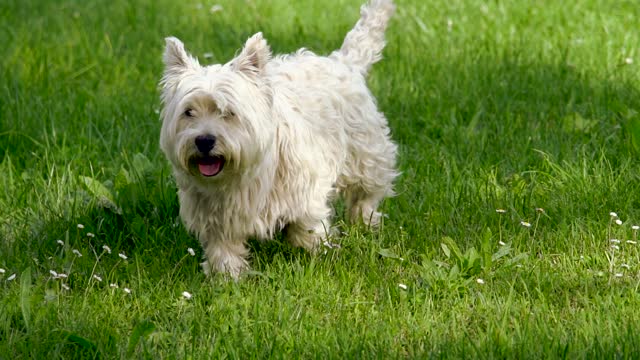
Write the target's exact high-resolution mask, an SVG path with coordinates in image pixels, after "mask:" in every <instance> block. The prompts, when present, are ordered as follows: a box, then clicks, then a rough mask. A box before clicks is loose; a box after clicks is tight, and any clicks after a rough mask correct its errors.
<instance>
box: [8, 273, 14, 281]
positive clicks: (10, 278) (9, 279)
mask: <svg viewBox="0 0 640 360" xmlns="http://www.w3.org/2000/svg"><path fill="white" fill-rule="evenodd" d="M15 278H16V274H13V275H11V276H9V277H8V278H7V281H11V280H13V279H15Z"/></svg>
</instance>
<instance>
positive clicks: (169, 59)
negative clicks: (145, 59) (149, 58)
mask: <svg viewBox="0 0 640 360" xmlns="http://www.w3.org/2000/svg"><path fill="white" fill-rule="evenodd" d="M164 40H165V43H166V46H165V49H164V56H163V57H162V59H163V60H164V75H165V77H169V76H172V75H179V74H181V73H183V72H184V71H185V70H187V69H188V68H190V67H192V65H193V63H194V59H193V58H192V57H191V56H189V54H187V52H186V51H185V50H184V44H183V43H182V41H180V40H178V39H177V38H175V37H168V38H165V39H164Z"/></svg>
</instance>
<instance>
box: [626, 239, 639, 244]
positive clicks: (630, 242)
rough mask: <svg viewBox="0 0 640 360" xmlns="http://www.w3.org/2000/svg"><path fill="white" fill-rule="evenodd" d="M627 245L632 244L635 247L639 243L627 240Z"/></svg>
mask: <svg viewBox="0 0 640 360" xmlns="http://www.w3.org/2000/svg"><path fill="white" fill-rule="evenodd" d="M626 243H627V244H631V245H635V244H637V242H635V241H633V240H627V241H626Z"/></svg>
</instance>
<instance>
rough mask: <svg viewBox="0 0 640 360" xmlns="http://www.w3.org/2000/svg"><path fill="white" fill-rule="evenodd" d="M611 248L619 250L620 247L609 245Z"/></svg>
mask: <svg viewBox="0 0 640 360" xmlns="http://www.w3.org/2000/svg"><path fill="white" fill-rule="evenodd" d="M611 248H612V249H613V250H620V247H619V246H618V245H611Z"/></svg>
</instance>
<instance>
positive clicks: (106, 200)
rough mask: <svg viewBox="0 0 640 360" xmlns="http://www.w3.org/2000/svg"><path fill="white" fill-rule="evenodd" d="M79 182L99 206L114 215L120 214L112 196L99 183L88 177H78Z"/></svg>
mask: <svg viewBox="0 0 640 360" xmlns="http://www.w3.org/2000/svg"><path fill="white" fill-rule="evenodd" d="M79 178H80V182H81V183H82V184H83V185H84V186H85V188H86V189H87V191H89V193H90V194H91V195H92V196H93V197H94V198H95V199H96V200H98V203H99V205H100V206H103V207H106V208H109V209H111V210H113V211H115V212H116V213H120V210H119V209H118V205H117V204H116V202H115V200H114V197H113V194H112V193H111V191H109V189H107V187H106V186H104V184H102V183H101V182H100V181H98V180H96V179H93V178H90V177H88V176H80V177H79Z"/></svg>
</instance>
